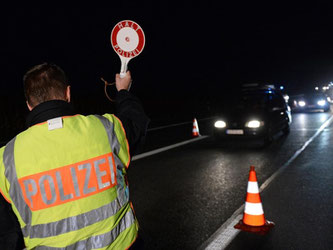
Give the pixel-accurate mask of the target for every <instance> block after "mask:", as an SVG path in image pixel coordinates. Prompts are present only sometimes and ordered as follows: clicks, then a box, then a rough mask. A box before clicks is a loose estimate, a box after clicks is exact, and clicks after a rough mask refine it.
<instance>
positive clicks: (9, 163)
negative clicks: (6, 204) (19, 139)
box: [3, 137, 31, 227]
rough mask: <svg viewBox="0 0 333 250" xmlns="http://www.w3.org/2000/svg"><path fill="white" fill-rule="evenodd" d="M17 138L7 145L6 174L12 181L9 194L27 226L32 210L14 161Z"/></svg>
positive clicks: (4, 158) (4, 159)
mask: <svg viewBox="0 0 333 250" xmlns="http://www.w3.org/2000/svg"><path fill="white" fill-rule="evenodd" d="M15 139H16V137H15V138H13V139H12V140H11V141H10V142H8V144H7V145H6V147H5V151H4V154H3V163H4V165H5V176H6V178H7V180H8V181H9V183H10V187H9V196H10V197H11V199H12V200H13V203H14V205H15V207H16V209H17V211H18V212H19V214H20V216H21V218H22V220H23V222H24V223H25V224H26V227H30V222H31V210H30V209H29V207H28V205H27V203H25V201H24V198H23V193H22V189H21V188H20V184H19V182H18V180H17V174H16V168H15V161H14V145H15Z"/></svg>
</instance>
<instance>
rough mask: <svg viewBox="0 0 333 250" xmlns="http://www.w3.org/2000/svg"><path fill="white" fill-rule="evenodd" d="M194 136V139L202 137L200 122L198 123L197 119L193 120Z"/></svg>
mask: <svg viewBox="0 0 333 250" xmlns="http://www.w3.org/2000/svg"><path fill="white" fill-rule="evenodd" d="M192 136H193V137H198V136H200V133H199V126H198V122H197V119H196V118H194V119H193V129H192Z"/></svg>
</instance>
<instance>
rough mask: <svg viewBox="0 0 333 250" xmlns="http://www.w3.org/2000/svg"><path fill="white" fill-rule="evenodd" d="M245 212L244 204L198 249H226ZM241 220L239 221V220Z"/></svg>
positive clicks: (296, 154)
mask: <svg viewBox="0 0 333 250" xmlns="http://www.w3.org/2000/svg"><path fill="white" fill-rule="evenodd" d="M332 121H333V116H331V117H330V118H329V119H327V120H326V121H325V122H324V123H323V124H322V125H321V126H320V128H319V129H318V130H317V132H316V133H314V135H313V136H311V137H310V139H308V140H307V141H306V142H305V143H304V145H303V146H302V147H301V148H300V149H298V150H297V151H296V152H295V153H294V155H293V156H292V157H291V158H290V159H289V160H288V161H287V162H286V163H284V164H283V165H282V166H281V167H280V168H279V169H278V170H277V171H276V172H275V173H273V174H272V175H271V176H270V177H269V178H268V179H266V181H265V182H264V183H263V184H262V185H261V186H260V189H259V192H262V191H263V190H264V189H265V188H266V187H267V186H268V185H269V184H270V183H271V182H272V181H273V180H274V179H275V178H277V177H278V176H279V175H280V174H281V173H282V172H283V171H284V170H285V169H286V168H287V167H288V166H289V165H290V164H291V163H292V162H293V161H294V160H295V159H296V158H297V157H298V156H299V155H300V154H301V153H302V152H303V151H304V150H305V149H306V148H307V147H308V146H309V144H310V143H311V142H312V141H313V140H314V139H315V138H316V137H317V136H318V135H319V134H320V133H321V132H322V131H323V130H324V129H325V128H326V127H328V126H329V125H330V124H331V123H332ZM243 210H244V204H243V205H242V206H241V207H239V208H238V209H237V210H236V211H235V212H234V213H233V214H232V216H231V217H230V218H229V219H228V220H226V221H225V222H224V223H223V224H222V226H220V227H219V228H218V229H217V230H216V231H215V232H214V233H213V234H212V235H211V236H210V237H209V238H208V239H207V240H206V241H205V242H204V243H203V244H202V245H201V246H200V247H199V248H198V249H199V250H202V249H205V250H206V249H207V250H216V249H219V250H220V249H225V248H226V247H227V246H228V245H229V244H230V243H231V241H232V240H233V239H234V238H235V237H236V236H237V234H238V233H239V232H240V230H238V229H235V228H234V227H233V225H234V224H236V223H237V222H238V221H239V220H240V219H241V218H242V212H243ZM238 218H239V219H238Z"/></svg>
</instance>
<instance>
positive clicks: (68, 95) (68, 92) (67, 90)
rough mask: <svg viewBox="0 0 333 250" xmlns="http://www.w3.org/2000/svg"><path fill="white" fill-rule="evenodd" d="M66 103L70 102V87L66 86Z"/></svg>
mask: <svg viewBox="0 0 333 250" xmlns="http://www.w3.org/2000/svg"><path fill="white" fill-rule="evenodd" d="M66 101H67V102H71V86H69V85H68V86H67V88H66Z"/></svg>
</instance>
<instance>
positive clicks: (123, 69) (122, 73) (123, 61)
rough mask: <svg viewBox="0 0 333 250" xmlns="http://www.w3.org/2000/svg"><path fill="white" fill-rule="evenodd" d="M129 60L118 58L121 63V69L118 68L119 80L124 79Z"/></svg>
mask: <svg viewBox="0 0 333 250" xmlns="http://www.w3.org/2000/svg"><path fill="white" fill-rule="evenodd" d="M129 60H130V58H125V57H122V56H120V61H121V67H120V78H124V77H125V76H126V72H127V64H128V62H129Z"/></svg>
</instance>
